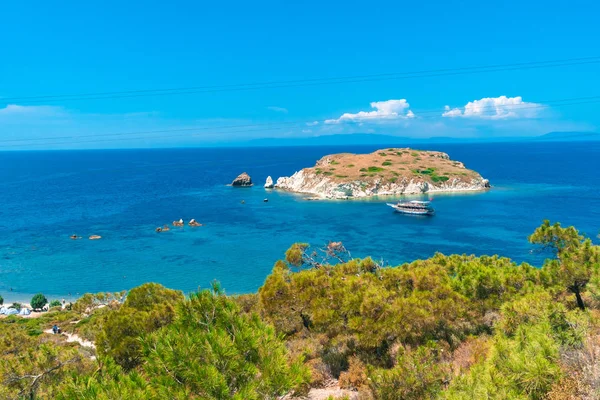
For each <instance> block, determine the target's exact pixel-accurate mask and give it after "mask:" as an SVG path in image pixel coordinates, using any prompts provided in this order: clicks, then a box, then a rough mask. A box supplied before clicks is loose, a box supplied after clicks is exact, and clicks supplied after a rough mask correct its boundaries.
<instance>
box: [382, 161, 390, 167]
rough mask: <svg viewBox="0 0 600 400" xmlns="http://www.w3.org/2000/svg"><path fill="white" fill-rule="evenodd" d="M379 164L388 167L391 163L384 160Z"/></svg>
mask: <svg viewBox="0 0 600 400" xmlns="http://www.w3.org/2000/svg"><path fill="white" fill-rule="evenodd" d="M381 165H383V166H384V167H389V166H390V165H392V163H391V162H390V161H384V162H383V163H381Z"/></svg>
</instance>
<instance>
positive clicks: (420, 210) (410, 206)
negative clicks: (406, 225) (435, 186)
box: [387, 200, 435, 215]
mask: <svg viewBox="0 0 600 400" xmlns="http://www.w3.org/2000/svg"><path fill="white" fill-rule="evenodd" d="M387 205H388V206H390V207H392V208H393V209H394V210H396V212H399V213H402V214H412V215H433V214H434V213H435V211H434V210H433V207H431V204H430V202H429V201H417V200H412V201H407V202H401V201H399V202H398V203H396V204H392V203H387Z"/></svg>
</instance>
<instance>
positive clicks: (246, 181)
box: [231, 172, 252, 187]
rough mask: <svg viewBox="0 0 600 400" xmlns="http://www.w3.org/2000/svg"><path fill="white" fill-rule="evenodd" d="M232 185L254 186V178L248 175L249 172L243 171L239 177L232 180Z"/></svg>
mask: <svg viewBox="0 0 600 400" xmlns="http://www.w3.org/2000/svg"><path fill="white" fill-rule="evenodd" d="M231 186H240V187H244V186H246V187H247V186H252V178H250V175H248V174H247V173H245V172H242V173H241V174H240V175H238V177H237V178H235V179H234V180H233V182H231Z"/></svg>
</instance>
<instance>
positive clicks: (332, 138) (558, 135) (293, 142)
mask: <svg viewBox="0 0 600 400" xmlns="http://www.w3.org/2000/svg"><path fill="white" fill-rule="evenodd" d="M592 140H594V141H595V140H600V133H596V132H550V133H546V134H544V135H541V136H533V137H503V138H502V137H499V138H453V137H446V136H437V137H430V138H411V137H403V136H393V135H382V134H372V133H354V134H338V135H323V136H313V137H303V138H302V137H301V138H263V139H253V140H250V141H248V142H246V143H244V145H245V146H257V147H265V146H273V147H274V146H336V145H397V146H404V145H408V144H414V143H474V142H478V143H482V142H524V141H528V142H537V141H544V142H552V141H555V142H559V141H592Z"/></svg>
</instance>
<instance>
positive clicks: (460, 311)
mask: <svg viewBox="0 0 600 400" xmlns="http://www.w3.org/2000/svg"><path fill="white" fill-rule="evenodd" d="M530 241H531V242H532V243H533V244H534V245H536V247H539V248H540V249H545V250H547V251H549V252H550V257H549V258H548V260H547V261H546V262H545V264H544V266H543V267H542V268H539V269H538V268H534V267H532V266H530V265H527V264H521V265H517V264H515V263H513V262H512V261H511V260H509V259H507V258H502V257H498V256H482V257H475V256H466V255H450V256H445V255H442V254H436V255H435V256H434V257H432V258H430V259H428V260H418V261H414V262H412V263H410V264H405V265H401V266H398V267H385V268H382V267H381V266H380V265H379V264H378V263H377V262H375V261H374V260H372V259H369V258H367V259H350V258H349V254H348V253H347V251H346V250H345V249H344V248H343V246H342V245H341V243H331V244H330V245H329V246H327V247H326V248H325V249H323V256H322V257H317V256H316V254H317V253H315V252H313V251H312V250H311V249H310V248H309V247H308V245H305V244H295V245H293V246H292V247H291V248H290V249H289V250H288V251H287V253H286V257H285V260H282V261H278V262H277V263H276V264H275V266H274V268H273V272H272V273H271V275H269V276H268V277H267V279H266V281H265V283H264V285H263V287H261V289H260V290H259V292H258V293H257V294H250V295H242V296H234V297H230V296H226V295H225V294H223V292H222V291H221V289H220V288H219V286H218V285H217V284H215V285H214V286H213V287H212V288H211V289H210V290H204V291H200V292H198V293H193V294H191V295H189V296H188V297H184V296H183V294H182V293H181V292H178V291H174V290H170V289H166V288H164V287H162V286H160V285H158V284H153V283H149V284H145V285H142V286H140V287H137V288H135V289H132V290H131V291H130V292H129V293H128V295H127V297H126V299H125V301H124V302H123V303H120V302H119V301H117V300H116V299H118V298H119V297H120V296H110V295H106V294H98V295H86V296H84V297H82V298H81V299H80V300H79V301H78V302H77V303H75V304H74V305H73V307H72V308H71V309H70V310H59V309H56V308H54V309H51V311H50V312H48V313H45V314H44V315H43V316H42V317H40V318H36V319H24V318H20V317H17V316H10V317H7V318H4V319H2V320H0V338H1V339H0V352H1V353H2V357H1V359H0V376H2V381H1V382H0V398H5V399H22V398H29V399H35V398H56V399H74V398H77V399H111V400H112V399H164V398H169V399H189V398H196V399H277V398H283V396H286V397H285V398H291V397H293V396H296V397H299V396H302V395H305V394H306V393H308V392H309V390H310V389H311V388H318V387H323V386H326V385H329V384H331V383H332V382H337V385H339V386H340V387H342V388H347V389H350V390H353V391H354V393H355V394H356V396H358V397H357V398H361V399H449V400H450V399H452V400H454V399H474V398H486V399H551V400H560V399H572V398H582V399H594V398H599V397H600V369H599V368H598V362H597V360H598V357H600V326H599V323H598V321H599V320H598V314H599V308H600V247H599V246H597V245H593V244H592V242H591V241H590V240H589V239H585V238H583V237H582V236H580V235H579V233H578V232H577V230H576V229H575V228H573V227H569V228H563V227H561V226H560V225H559V224H554V225H551V224H550V223H549V222H547V221H546V222H544V224H543V225H542V226H540V227H539V228H538V229H536V231H535V232H534V233H533V234H532V236H531V237H530ZM334 260H335V262H336V263H335V264H334V263H333V261H334ZM53 324H60V326H61V327H62V328H63V330H64V331H66V332H67V333H69V334H73V333H74V334H77V335H79V336H80V337H81V338H83V339H87V340H91V341H93V342H94V343H95V344H96V348H95V349H94V348H91V347H84V346H80V345H79V344H78V343H77V342H71V343H68V342H66V340H65V339H64V337H63V336H61V335H52V334H47V333H43V331H44V330H46V329H48V328H49V327H51V326H52V325H53Z"/></svg>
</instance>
